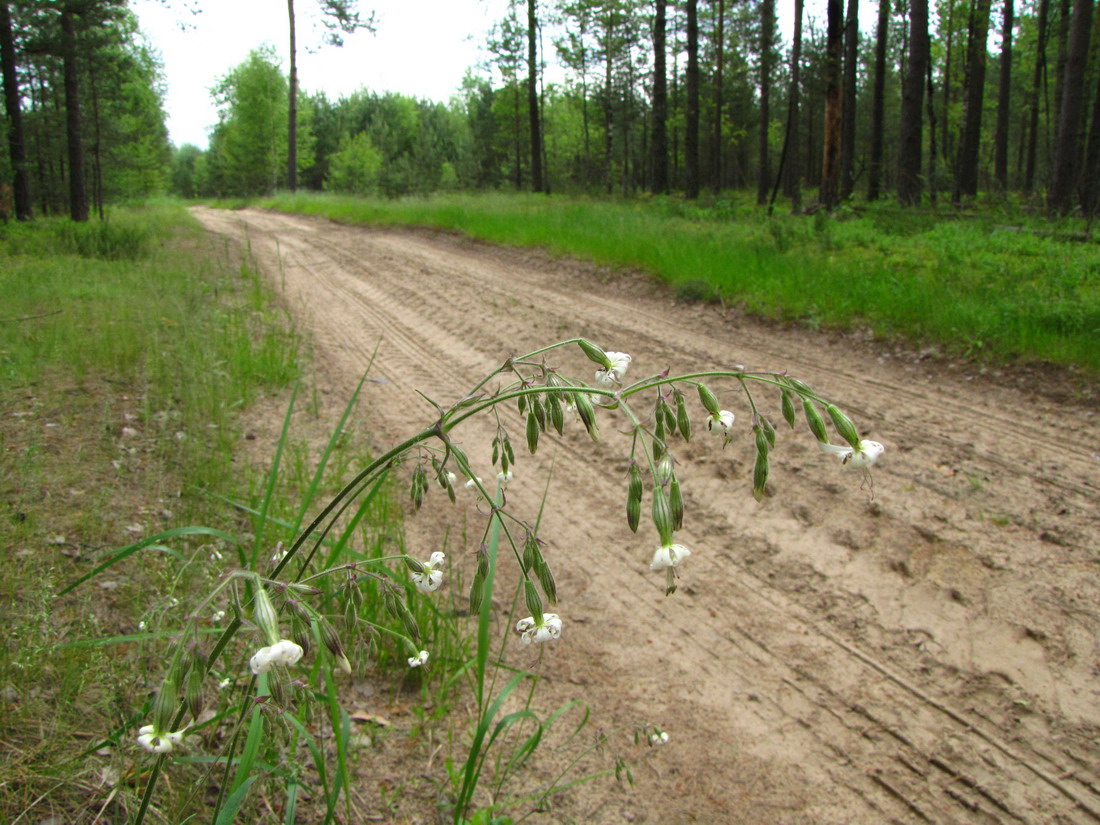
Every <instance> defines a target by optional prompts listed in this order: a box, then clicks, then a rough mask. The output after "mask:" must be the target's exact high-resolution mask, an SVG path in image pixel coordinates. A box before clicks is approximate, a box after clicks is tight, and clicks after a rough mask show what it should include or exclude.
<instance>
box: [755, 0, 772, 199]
mask: <svg viewBox="0 0 1100 825" xmlns="http://www.w3.org/2000/svg"><path fill="white" fill-rule="evenodd" d="M774 39H775V0H762V2H761V3H760V135H759V140H760V143H759V160H758V168H757V185H756V202H757V203H758V204H760V205H761V206H763V205H764V204H766V203H767V202H768V189H769V188H770V187H771V176H772V175H771V161H770V158H769V153H768V137H769V134H768V133H769V131H770V129H771V88H772V86H771V84H772V81H771V74H772V41H773V40H774Z"/></svg>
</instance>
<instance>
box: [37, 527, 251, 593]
mask: <svg viewBox="0 0 1100 825" xmlns="http://www.w3.org/2000/svg"><path fill="white" fill-rule="evenodd" d="M177 536H214V537H215V538H219V539H222V540H224V541H228V542H231V543H233V544H236V543H237V539H235V538H234V537H233V536H231V535H229V534H228V533H226V532H223V531H221V530H215V529H214V528H213V527H174V528H172V529H171V530H165V531H164V532H163V533H157V534H156V535H155V536H149V537H148V538H145V539H142V540H141V541H139V542H137V543H136V544H131V545H129V546H128V547H123V548H122V549H121V550H119V551H118V552H117V553H115V554H114V555H113V556H111V557H110V558H109V559H107V561H105V562H103V563H102V564H100V565H98V566H97V567H96V568H95V569H94V570H92V571H91V572H90V573H85V574H84V575H83V576H81V577H80V578H79V579H76V580H75V581H72V582H70V583H69V584H67V585H65V587H64V588H63V589H62V590H59V591H58V593H57V595H58V596H64V595H65V594H66V593H68V592H69V591H70V590H73V589H74V588H76V587H79V586H80V585H82V584H83V583H84V582H86V581H88V579H90V578H93V577H94V576H98V575H99V574H100V573H102V572H103V571H104V570H106V569H108V568H109V567H113V566H114V565H116V564H118V563H119V562H120V561H122V560H123V559H127V558H129V557H130V556H132V555H133V554H134V553H136V552H138V551H139V550H144V549H145V548H147V547H152V546H153V545H155V544H157V543H158V542H161V541H165V540H167V539H174V538H176V537H177Z"/></svg>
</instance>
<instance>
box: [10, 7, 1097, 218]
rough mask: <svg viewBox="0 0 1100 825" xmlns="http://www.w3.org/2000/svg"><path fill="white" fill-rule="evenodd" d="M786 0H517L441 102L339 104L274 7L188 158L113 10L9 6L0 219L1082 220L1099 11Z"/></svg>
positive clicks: (1093, 126)
mask: <svg viewBox="0 0 1100 825" xmlns="http://www.w3.org/2000/svg"><path fill="white" fill-rule="evenodd" d="M300 2H301V0H299V3H300ZM791 2H793V3H794V10H793V19H794V28H793V36H792V39H791V41H790V42H784V40H783V39H781V37H780V35H779V30H778V26H777V7H776V2H775V0H741V1H740V2H734V0H703V2H700V1H699V0H553V2H550V1H549V0H547V1H546V2H544V3H541V4H539V3H537V2H536V0H526V2H519V0H517V2H515V3H513V4H512V5H511V7H510V10H509V12H508V14H507V16H506V17H505V18H504V19H502V20H500V21H499V22H498V23H497V25H496V26H495V27H494V28H493V30H492V31H491V32H490V33H489V34H488V36H487V44H486V45H487V51H488V53H489V54H490V55H491V57H490V59H489V61H488V63H487V64H486V65H484V66H479V67H472V68H471V70H470V71H469V73H468V74H467V77H466V79H465V81H464V83H463V84H462V87H461V88H460V89H459V90H457V91H456V94H455V96H454V97H453V99H452V100H451V101H450V102H449V103H448V104H441V103H435V102H430V101H425V100H418V99H413V98H409V97H405V96H402V95H399V94H393V93H387V92H383V91H369V90H368V88H367V87H369V83H370V78H364V79H363V85H364V88H363V90H362V91H360V92H357V93H355V94H353V95H350V96H348V97H342V98H339V99H336V100H332V99H329V98H328V97H327V96H326V95H325V94H324V93H323V92H308V91H299V90H298V79H297V73H296V68H295V65H294V53H295V52H294V48H293V43H294V39H293V38H294V24H293V20H294V4H293V2H289V3H288V4H287V6H288V9H289V10H290V12H291V14H290V16H289V18H288V20H289V22H290V25H288V33H287V35H288V38H290V42H291V44H292V48H291V52H290V53H291V66H290V71H289V74H287V73H284V70H283V67H282V66H281V65H280V64H279V61H278V59H277V58H276V56H275V54H274V51H273V50H271V49H270V48H269V47H260V48H258V49H256V50H255V51H253V52H252V53H251V55H250V56H249V58H248V59H247V60H245V61H244V62H242V63H241V64H239V65H238V66H237V67H235V68H234V69H233V70H231V71H230V72H229V73H227V74H226V75H225V76H224V77H223V78H222V79H221V81H220V83H219V84H218V86H217V88H216V89H215V90H214V92H213V93H214V95H215V98H216V101H217V103H218V106H219V113H220V114H219V122H218V124H217V125H216V126H215V128H214V129H213V132H212V134H211V139H210V145H209V148H207V149H200V148H199V147H195V146H190V145H185V146H182V147H179V148H173V147H171V146H170V144H169V143H168V140H167V134H166V131H165V128H164V115H163V111H162V89H161V83H162V81H161V79H160V76H159V74H158V65H157V61H156V58H155V55H154V54H153V52H151V51H150V49H149V47H148V46H147V45H145V44H144V42H143V40H142V38H141V36H140V33H139V31H138V27H137V25H136V23H135V19H134V16H133V14H132V12H131V11H130V10H129V9H128V8H127V3H126V0H64V2H46V1H45V0H4V1H3V2H0V57H2V58H3V79H4V90H5V114H6V122H7V135H8V141H7V143H8V149H9V151H8V152H6V153H5V155H4V158H3V160H0V181H5V182H6V183H4V184H3V186H4V189H3V192H4V194H3V204H2V206H0V208H3V210H4V211H5V213H10V214H13V215H15V216H17V217H28V216H29V215H30V214H32V213H35V212H36V213H40V214H60V213H66V212H67V213H68V214H70V215H71V216H72V217H73V218H74V219H77V220H81V219H84V218H86V217H87V215H88V214H89V211H90V209H99V210H102V208H103V204H104V203H105V202H109V201H111V200H113V199H125V198H134V197H145V196H148V195H152V194H158V193H163V192H166V191H171V192H174V193H176V194H179V195H182V196H184V197H196V196H199V197H211V196H215V197H237V196H246V197H247V196H254V195H262V194H269V193H271V192H273V191H275V190H278V189H291V190H294V189H296V188H298V187H303V188H307V189H314V190H330V191H334V192H340V193H351V194H380V195H385V196H400V195H406V194H425V193H430V192H435V191H440V190H484V189H491V190H502V189H503V190H507V189H515V190H524V191H535V192H547V193H551V192H560V193H570V194H602V195H619V196H633V195H638V194H641V193H654V194H666V193H679V194H682V195H683V196H685V197H687V198H688V199H694V198H696V197H699V196H700V194H701V193H708V192H709V193H718V192H722V191H727V190H731V189H739V190H747V191H748V192H755V196H756V199H757V202H758V203H761V204H764V203H768V202H773V201H774V200H775V199H776V198H777V197H778V196H780V195H782V196H783V197H784V198H785V199H786V201H787V202H789V203H790V204H791V206H792V207H793V209H795V210H799V209H801V208H803V207H805V206H813V205H820V206H823V207H825V208H833V207H835V206H837V205H838V204H840V203H841V202H844V201H846V200H849V199H852V198H854V199H865V200H868V201H871V200H875V199H878V198H881V197H886V196H889V197H892V198H896V199H897V200H898V201H900V202H901V203H902V204H905V205H916V204H920V203H929V202H937V201H943V200H950V201H952V202H956V203H957V202H961V201H964V200H970V199H974V198H976V197H977V196H978V194H979V192H991V193H997V194H1005V193H1021V194H1022V195H1024V196H1026V197H1027V198H1028V199H1029V200H1028V202H1029V203H1034V204H1035V205H1040V206H1045V207H1046V208H1048V209H1049V210H1051V211H1052V212H1055V213H1060V214H1066V213H1071V212H1076V211H1080V212H1083V213H1084V214H1087V215H1091V214H1093V213H1095V211H1096V209H1097V204H1098V201H1100V32H1098V31H1097V28H1100V15H1094V14H1093V5H1094V3H1093V0H1025V2H1021V3H1019V4H1017V3H1016V0H1001V1H1000V2H999V3H997V4H996V5H995V4H994V3H993V2H992V0H941V2H938V3H935V4H933V5H932V6H929V5H928V4H927V2H926V0H882V2H881V3H879V4H878V6H877V12H878V14H877V22H876V25H875V26H874V28H873V30H871V31H860V27H859V22H858V21H859V11H860V8H859V3H858V0H847V2H845V0H828V3H827V14H826V15H825V18H824V19H814V18H812V17H810V16H809V15H807V14H806V13H805V11H804V9H803V4H802V0H791ZM321 6H322V8H323V10H324V11H325V12H326V14H327V15H328V16H329V17H330V18H331V21H332V25H331V27H330V28H331V29H332V30H333V31H334V32H337V34H336V38H337V39H338V36H339V35H338V33H339V32H340V31H341V30H342V31H351V30H354V28H356V27H369V26H370V25H371V22H370V20H365V21H364V20H361V19H360V18H359V17H358V15H357V12H356V11H355V8H354V4H351V3H347V2H334V1H333V0H325V2H323V3H322V4H321ZM1094 18H1095V19H1094ZM379 36H384V33H380V34H379ZM548 66H552V67H554V68H553V71H548V70H547V68H548ZM551 78H553V79H552V80H551ZM7 182H10V183H7ZM804 193H805V194H804Z"/></svg>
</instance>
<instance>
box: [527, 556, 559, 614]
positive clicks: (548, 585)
mask: <svg viewBox="0 0 1100 825" xmlns="http://www.w3.org/2000/svg"><path fill="white" fill-rule="evenodd" d="M535 572H536V573H537V574H538V577H539V584H541V585H542V592H543V593H545V594H546V600H547V601H548V602H550V604H557V603H558V583H557V581H556V580H555V579H554V571H553V570H551V569H550V565H549V564H547V563H546V559H544V558H542V554H541V553H540V554H539V564H538V565H536V567H535ZM531 615H534V614H533V613H532V614H531Z"/></svg>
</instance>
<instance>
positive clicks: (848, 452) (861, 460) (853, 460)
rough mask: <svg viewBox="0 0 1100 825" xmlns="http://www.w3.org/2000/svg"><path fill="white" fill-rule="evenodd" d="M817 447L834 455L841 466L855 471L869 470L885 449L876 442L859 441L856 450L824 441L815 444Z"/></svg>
mask: <svg viewBox="0 0 1100 825" xmlns="http://www.w3.org/2000/svg"><path fill="white" fill-rule="evenodd" d="M817 446H818V447H820V448H821V451H822V452H823V453H828V454H829V455H835V456H836V457H837V458H839V459H840V463H841V464H843V465H844V466H846V467H851V468H853V469H855V470H868V469H870V468H871V465H873V464H874V463H875V462H876V461H877V460H878V457H879V456H880V455H882V453H883V452H884V451H885V449H886V448H885V447H883V446H882V445H881V444H879V443H878V442H877V441H860V442H859V447H857V448H852V446H851V445H849V444H845V445H844V446H843V447H838V446H837V445H835V444H829V443H828V442H825V441H819V442H817Z"/></svg>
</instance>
